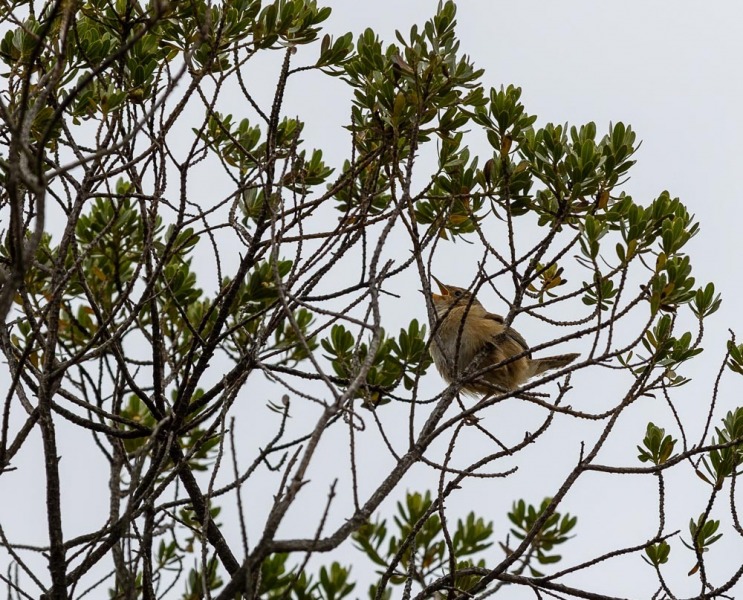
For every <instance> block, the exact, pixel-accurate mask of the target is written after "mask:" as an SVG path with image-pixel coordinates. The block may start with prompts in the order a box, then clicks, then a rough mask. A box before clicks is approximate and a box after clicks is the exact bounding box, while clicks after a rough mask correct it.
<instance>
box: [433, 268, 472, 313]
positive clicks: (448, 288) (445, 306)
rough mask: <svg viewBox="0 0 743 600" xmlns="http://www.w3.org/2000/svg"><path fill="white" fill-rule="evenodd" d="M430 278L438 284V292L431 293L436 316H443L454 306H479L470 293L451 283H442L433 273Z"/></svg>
mask: <svg viewBox="0 0 743 600" xmlns="http://www.w3.org/2000/svg"><path fill="white" fill-rule="evenodd" d="M431 278H432V279H433V280H434V281H435V282H436V283H437V284H438V286H439V291H440V292H441V293H440V294H435V293H431V300H432V301H433V307H434V309H435V310H436V314H437V315H438V316H443V315H444V314H446V313H447V312H448V311H449V310H451V308H452V307H454V306H468V305H469V306H480V303H479V302H478V301H477V299H476V298H474V297H473V295H472V293H471V292H469V291H468V290H465V289H463V288H459V287H456V286H453V285H444V284H443V283H441V282H440V281H439V280H438V279H436V278H435V277H434V276H433V275H431Z"/></svg>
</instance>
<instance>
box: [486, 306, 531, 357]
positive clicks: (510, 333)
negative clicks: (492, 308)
mask: <svg viewBox="0 0 743 600" xmlns="http://www.w3.org/2000/svg"><path fill="white" fill-rule="evenodd" d="M485 318H486V319H490V320H491V321H495V322H496V323H500V324H501V325H503V324H504V323H505V319H504V318H503V317H501V316H500V315H496V314H494V313H487V314H486V315H485ZM503 333H505V334H506V337H508V338H510V339H512V340H513V341H514V342H516V343H517V344H518V345H519V346H521V347H522V348H523V349H524V350H528V349H529V344H527V343H526V340H525V339H524V336H523V335H521V334H520V333H519V332H518V331H516V330H515V329H514V328H513V327H507V328H506V330H505V331H504V332H503ZM527 356H529V357H530V358H531V352H530V353H529V354H527Z"/></svg>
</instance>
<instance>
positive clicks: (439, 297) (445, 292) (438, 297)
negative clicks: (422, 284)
mask: <svg viewBox="0 0 743 600" xmlns="http://www.w3.org/2000/svg"><path fill="white" fill-rule="evenodd" d="M431 279H433V280H434V281H435V282H436V283H437V284H438V286H439V290H441V295H439V294H434V293H432V294H431V297H432V298H433V299H434V300H442V299H443V297H444V296H448V295H449V288H448V287H446V286H445V285H444V284H443V283H441V282H440V281H439V280H438V279H436V278H435V277H434V276H433V275H431Z"/></svg>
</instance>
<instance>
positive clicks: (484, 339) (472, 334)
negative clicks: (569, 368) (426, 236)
mask: <svg viewBox="0 0 743 600" xmlns="http://www.w3.org/2000/svg"><path fill="white" fill-rule="evenodd" d="M433 279H434V281H436V283H437V284H438V285H439V288H440V291H441V294H440V295H439V294H431V298H432V300H433V307H434V310H435V311H436V316H437V317H438V319H439V323H438V330H436V333H435V335H434V339H433V340H432V342H431V356H432V358H433V362H434V363H436V367H437V368H438V370H439V372H440V373H441V376H442V377H443V378H444V379H445V380H446V381H447V382H448V383H451V382H452V381H454V380H455V379H456V378H457V377H458V376H459V375H461V374H462V373H464V372H465V371H466V370H467V368H468V367H469V366H470V364H471V363H472V361H473V360H475V358H476V357H479V362H478V363H477V366H476V368H475V370H477V371H480V370H482V369H485V368H486V367H488V366H489V365H496V364H498V363H501V362H503V361H505V360H507V359H508V358H510V357H512V356H517V355H519V354H522V353H524V352H525V351H528V350H529V346H528V344H527V343H526V340H525V339H524V338H523V337H522V336H521V334H520V333H519V332H518V331H516V330H515V329H513V328H512V327H506V325H505V321H504V319H503V317H501V316H500V315H494V314H493V313H489V312H488V311H487V310H485V308H484V307H483V305H482V304H480V302H479V301H478V300H477V299H476V298H475V297H474V296H473V295H472V294H471V293H470V292H468V291H467V290H464V289H462V288H458V287H454V286H453V285H444V284H443V283H441V282H440V281H439V280H438V279H436V278H435V277H434V278H433ZM463 321H464V327H462V322H463ZM460 329H461V334H460ZM457 344H458V345H459V348H458V349H457ZM486 348H487V349H486ZM578 356H579V354H560V355H558V356H548V357H546V358H532V357H531V353H530V352H527V354H524V356H522V357H521V358H517V359H516V360H514V361H511V362H509V363H508V364H505V365H503V366H502V367H498V368H497V369H493V370H492V371H489V372H487V373H486V374H484V375H483V376H482V377H481V378H479V379H478V380H477V381H474V382H470V383H466V384H464V386H463V388H462V389H463V390H464V391H465V392H469V393H471V394H490V393H493V392H498V391H504V390H515V389H516V388H517V387H518V386H520V385H521V384H522V383H524V382H525V381H526V380H527V379H529V378H531V377H534V376H535V375H539V374H540V373H544V372H545V371H549V370H550V369H559V368H561V367H564V366H566V365H569V364H570V363H571V362H573V361H574V360H575V359H576V358H578ZM455 357H457V358H458V361H457V367H456V370H455V368H454V364H455V362H454V361H455ZM488 384H492V385H488Z"/></svg>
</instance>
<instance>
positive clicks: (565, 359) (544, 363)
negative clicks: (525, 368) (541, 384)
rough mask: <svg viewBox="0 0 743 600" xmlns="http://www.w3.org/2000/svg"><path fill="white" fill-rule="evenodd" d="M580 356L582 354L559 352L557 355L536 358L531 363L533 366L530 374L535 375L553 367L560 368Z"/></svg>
mask: <svg viewBox="0 0 743 600" xmlns="http://www.w3.org/2000/svg"><path fill="white" fill-rule="evenodd" d="M579 356H580V354H558V355H557V356H548V357H546V358H534V359H532V360H531V362H530V364H529V366H530V367H531V369H530V370H531V373H530V375H529V376H530V377H534V376H535V375H539V374H540V373H544V372H545V371H549V370H551V369H560V368H562V367H565V366H567V365H569V364H570V363H571V362H573V361H574V360H575V359H576V358H578V357H579Z"/></svg>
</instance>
